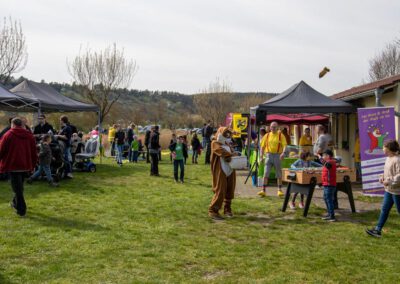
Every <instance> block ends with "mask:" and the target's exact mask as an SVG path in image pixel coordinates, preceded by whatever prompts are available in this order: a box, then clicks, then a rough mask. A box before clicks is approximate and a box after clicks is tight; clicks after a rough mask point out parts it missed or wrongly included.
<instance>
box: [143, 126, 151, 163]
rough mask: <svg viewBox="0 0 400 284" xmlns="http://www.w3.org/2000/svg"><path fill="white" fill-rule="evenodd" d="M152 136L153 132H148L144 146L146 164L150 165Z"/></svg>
mask: <svg viewBox="0 0 400 284" xmlns="http://www.w3.org/2000/svg"><path fill="white" fill-rule="evenodd" d="M150 135H151V130H147V131H146V135H145V137H144V146H145V147H146V162H147V163H150V152H149V143H150Z"/></svg>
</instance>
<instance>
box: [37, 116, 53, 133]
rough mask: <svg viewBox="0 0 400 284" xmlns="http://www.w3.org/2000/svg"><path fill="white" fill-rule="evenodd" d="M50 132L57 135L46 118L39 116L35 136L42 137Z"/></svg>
mask: <svg viewBox="0 0 400 284" xmlns="http://www.w3.org/2000/svg"><path fill="white" fill-rule="evenodd" d="M49 131H51V132H52V133H55V131H54V128H53V126H52V125H51V124H49V123H48V122H47V121H46V116H45V115H44V114H40V115H39V116H38V124H37V125H36V126H35V127H34V128H33V135H35V137H40V136H42V135H43V134H49Z"/></svg>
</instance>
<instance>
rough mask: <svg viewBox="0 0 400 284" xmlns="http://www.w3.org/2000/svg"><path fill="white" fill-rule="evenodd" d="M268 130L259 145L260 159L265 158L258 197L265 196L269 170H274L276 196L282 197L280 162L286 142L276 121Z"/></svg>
mask: <svg viewBox="0 0 400 284" xmlns="http://www.w3.org/2000/svg"><path fill="white" fill-rule="evenodd" d="M270 130H271V131H270V132H268V133H267V134H266V135H265V136H264V137H263V139H262V140H261V143H260V148H261V159H262V160H264V158H265V170H264V184H263V189H262V191H260V192H258V195H260V196H265V192H266V187H267V185H268V179H269V174H270V173H271V169H272V168H275V176H276V181H277V183H278V196H283V195H284V193H283V192H282V167H281V160H282V159H283V158H284V153H285V149H286V145H287V142H286V138H285V136H284V135H283V134H282V133H281V132H280V131H278V123H277V122H276V121H273V122H271V125H270ZM264 155H265V156H264Z"/></svg>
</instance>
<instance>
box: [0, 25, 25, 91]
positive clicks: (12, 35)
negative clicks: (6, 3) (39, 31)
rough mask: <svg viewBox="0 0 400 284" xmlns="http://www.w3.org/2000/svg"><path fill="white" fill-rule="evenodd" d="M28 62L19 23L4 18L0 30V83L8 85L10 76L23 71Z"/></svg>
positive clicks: (23, 36)
mask: <svg viewBox="0 0 400 284" xmlns="http://www.w3.org/2000/svg"><path fill="white" fill-rule="evenodd" d="M27 60H28V53H27V51H26V44H25V35H24V33H23V32H22V27H21V23H20V22H17V21H13V20H12V19H11V17H10V18H9V19H8V21H7V19H6V18H4V21H3V27H1V28H0V82H1V83H3V84H6V83H8V81H9V80H10V78H11V75H12V74H14V73H17V72H20V71H21V70H23V69H24V68H25V66H26V62H27Z"/></svg>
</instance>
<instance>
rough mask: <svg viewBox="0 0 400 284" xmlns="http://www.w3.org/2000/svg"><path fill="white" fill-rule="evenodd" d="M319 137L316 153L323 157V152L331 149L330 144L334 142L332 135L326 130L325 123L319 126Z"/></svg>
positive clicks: (314, 150) (316, 143)
mask: <svg viewBox="0 0 400 284" xmlns="http://www.w3.org/2000/svg"><path fill="white" fill-rule="evenodd" d="M317 133H318V139H317V141H316V142H315V144H314V149H313V152H314V155H316V156H318V157H321V156H322V154H323V153H324V152H325V151H326V150H328V149H329V145H330V144H331V143H332V136H331V135H330V134H328V133H327V132H326V129H325V127H324V126H323V125H318V126H317Z"/></svg>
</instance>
